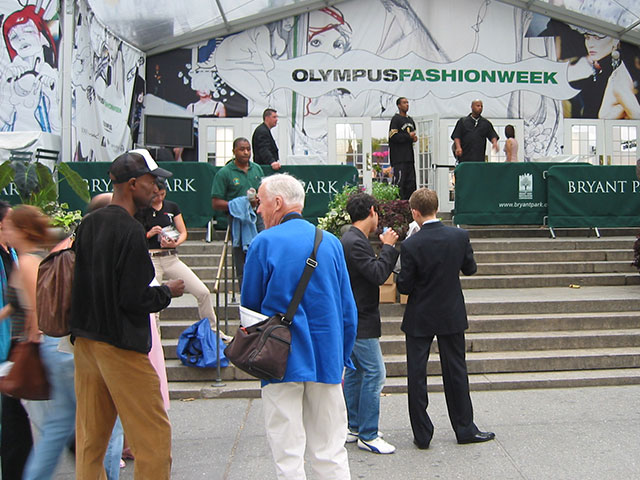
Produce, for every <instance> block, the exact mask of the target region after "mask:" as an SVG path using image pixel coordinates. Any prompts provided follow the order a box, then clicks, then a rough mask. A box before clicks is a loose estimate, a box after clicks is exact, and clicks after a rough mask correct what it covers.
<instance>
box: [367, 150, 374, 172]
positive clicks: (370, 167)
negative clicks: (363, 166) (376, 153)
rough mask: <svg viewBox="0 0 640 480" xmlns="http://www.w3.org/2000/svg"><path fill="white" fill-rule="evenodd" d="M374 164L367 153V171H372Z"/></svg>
mask: <svg viewBox="0 0 640 480" xmlns="http://www.w3.org/2000/svg"><path fill="white" fill-rule="evenodd" d="M372 169H373V164H372V163H371V154H370V153H367V170H372Z"/></svg>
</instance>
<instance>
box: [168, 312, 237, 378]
mask: <svg viewBox="0 0 640 480" xmlns="http://www.w3.org/2000/svg"><path fill="white" fill-rule="evenodd" d="M216 338H217V337H216V332H214V331H213V330H211V325H210V324H209V319H208V318H203V319H202V320H200V321H198V322H196V323H194V324H193V325H191V326H190V327H187V328H186V329H185V331H184V332H182V333H181V334H180V339H179V340H178V348H177V350H176V352H177V354H178V358H179V359H180V361H181V362H182V363H183V364H184V365H186V366H188V367H199V368H213V367H216V366H218V356H217V352H216ZM219 342H220V344H219V345H220V350H219V351H220V366H221V367H227V366H228V365H229V360H228V359H227V357H225V356H224V349H225V347H226V345H225V344H224V343H222V340H219Z"/></svg>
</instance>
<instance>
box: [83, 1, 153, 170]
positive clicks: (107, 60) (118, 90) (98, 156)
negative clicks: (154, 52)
mask: <svg viewBox="0 0 640 480" xmlns="http://www.w3.org/2000/svg"><path fill="white" fill-rule="evenodd" d="M77 6H78V11H77V15H76V26H75V28H76V30H75V39H74V48H73V59H72V62H73V64H72V69H73V71H72V75H71V78H72V90H73V92H72V96H73V109H72V116H73V118H72V127H73V128H72V139H73V145H74V149H75V151H74V160H75V161H78V162H84V161H89V162H96V161H102V162H104V161H111V160H113V159H114V158H115V157H117V156H118V155H120V154H121V153H123V152H125V151H126V150H128V149H129V148H130V147H131V145H132V138H131V130H130V127H129V117H130V112H131V108H132V107H131V105H132V97H133V91H134V84H135V82H136V78H137V77H138V76H144V68H143V65H144V54H143V53H142V52H140V51H138V50H136V49H134V48H133V47H131V46H129V45H128V44H126V43H125V42H123V41H122V40H120V39H119V38H118V37H116V36H114V35H113V34H112V33H111V32H109V30H108V29H107V28H106V27H105V26H104V25H102V24H101V23H100V22H99V21H98V19H97V18H96V17H95V15H94V14H93V12H92V11H91V10H90V9H89V7H88V6H87V3H86V2H85V1H81V2H77ZM133 104H134V106H135V104H136V103H135V102H133Z"/></svg>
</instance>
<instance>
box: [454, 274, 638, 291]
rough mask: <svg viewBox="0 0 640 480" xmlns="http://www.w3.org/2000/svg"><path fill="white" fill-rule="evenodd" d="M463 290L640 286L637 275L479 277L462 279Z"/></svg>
mask: <svg viewBox="0 0 640 480" xmlns="http://www.w3.org/2000/svg"><path fill="white" fill-rule="evenodd" d="M460 283H461V284H462V288H463V289H465V288H546V287H568V286H569V285H581V286H614V285H640V275H638V274H637V273H576V274H569V273H567V274H546V275H544V274H536V275H478V276H475V275H474V276H472V277H463V278H461V279H460Z"/></svg>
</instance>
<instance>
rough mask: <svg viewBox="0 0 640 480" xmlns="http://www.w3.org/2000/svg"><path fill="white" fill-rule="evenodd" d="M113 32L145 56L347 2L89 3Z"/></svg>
mask: <svg viewBox="0 0 640 480" xmlns="http://www.w3.org/2000/svg"><path fill="white" fill-rule="evenodd" d="M87 1H88V3H89V6H90V7H91V9H92V10H93V12H94V13H95V15H96V16H97V17H98V19H99V20H100V21H101V22H102V24H103V25H106V26H107V27H108V28H109V29H110V30H111V31H112V32H113V33H114V34H116V35H117V36H118V37H120V38H122V39H123V40H125V41H126V42H128V43H130V44H131V45H133V46H135V47H137V48H139V49H140V50H142V51H143V52H146V53H147V54H150V53H159V52H162V51H167V50H173V49H175V48H179V47H184V46H188V45H193V44H194V43H198V42H204V41H206V40H208V39H210V38H214V37H218V36H224V35H229V34H231V33H236V32H239V31H241V30H244V29H247V28H250V27H253V26H258V25H263V24H265V23H268V22H273V21H276V20H280V19H283V18H287V17H290V16H293V15H299V14H301V13H304V12H308V11H310V10H315V9H319V8H323V7H326V6H330V5H335V4H337V3H341V1H344V0H333V1H328V0H188V2H187V1H176V0H87Z"/></svg>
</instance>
